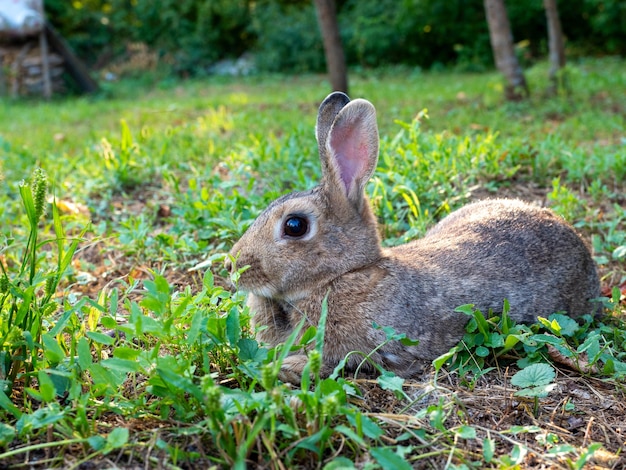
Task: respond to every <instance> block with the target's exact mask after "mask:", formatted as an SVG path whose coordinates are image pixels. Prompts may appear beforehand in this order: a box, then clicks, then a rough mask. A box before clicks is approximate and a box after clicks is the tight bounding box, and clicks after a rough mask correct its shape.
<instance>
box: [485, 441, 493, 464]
mask: <svg viewBox="0 0 626 470" xmlns="http://www.w3.org/2000/svg"><path fill="white" fill-rule="evenodd" d="M495 452H496V441H494V440H493V439H492V438H490V437H485V438H484V439H483V458H484V459H485V462H487V463H490V462H491V461H492V460H493V456H494V454H495Z"/></svg>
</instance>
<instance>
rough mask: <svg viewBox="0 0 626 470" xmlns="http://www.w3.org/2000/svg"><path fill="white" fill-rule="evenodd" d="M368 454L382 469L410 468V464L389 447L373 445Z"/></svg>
mask: <svg viewBox="0 0 626 470" xmlns="http://www.w3.org/2000/svg"><path fill="white" fill-rule="evenodd" d="M370 454H372V457H374V459H376V462H378V464H379V465H380V466H381V467H382V468H383V469H384V470H411V468H412V467H411V465H410V464H409V463H408V462H407V461H406V460H404V459H403V458H402V457H400V456H399V455H398V454H396V453H395V452H394V451H393V450H392V449H391V448H389V447H374V448H372V449H370Z"/></svg>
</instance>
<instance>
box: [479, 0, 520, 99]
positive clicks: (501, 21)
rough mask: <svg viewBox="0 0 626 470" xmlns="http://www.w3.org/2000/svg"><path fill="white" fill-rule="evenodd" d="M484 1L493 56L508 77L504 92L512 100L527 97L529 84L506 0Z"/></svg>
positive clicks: (505, 76) (499, 68)
mask: <svg viewBox="0 0 626 470" xmlns="http://www.w3.org/2000/svg"><path fill="white" fill-rule="evenodd" d="M484 3H485V13H486V16H487V25H488V26H489V39H490V40H491V48H492V50H493V57H494V60H495V62H496V67H497V68H498V70H499V71H500V72H502V74H503V75H504V78H505V79H506V86H505V90H504V94H505V96H506V98H507V99H508V100H512V101H517V100H520V99H523V98H526V97H528V95H529V92H528V85H527V84H526V79H525V78H524V72H522V68H521V67H520V65H519V62H518V60H517V56H516V55H515V48H514V46H513V34H512V33H511V25H510V23H509V18H508V16H507V14H506V7H505V5H504V0H484Z"/></svg>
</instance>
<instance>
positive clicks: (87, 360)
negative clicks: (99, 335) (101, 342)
mask: <svg viewBox="0 0 626 470" xmlns="http://www.w3.org/2000/svg"><path fill="white" fill-rule="evenodd" d="M76 353H77V354H78V365H79V366H80V368H81V369H82V370H87V369H89V366H91V364H92V363H93V358H92V357H91V349H90V348H89V342H88V341H87V340H86V339H85V338H80V339H79V340H78V343H77V344H76Z"/></svg>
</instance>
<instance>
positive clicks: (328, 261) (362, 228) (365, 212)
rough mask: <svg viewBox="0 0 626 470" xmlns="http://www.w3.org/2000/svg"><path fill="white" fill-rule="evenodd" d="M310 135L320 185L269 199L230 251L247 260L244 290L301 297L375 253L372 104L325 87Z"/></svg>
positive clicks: (374, 256)
mask: <svg viewBox="0 0 626 470" xmlns="http://www.w3.org/2000/svg"><path fill="white" fill-rule="evenodd" d="M316 137H317V141H318V146H319V154H320V161H321V165H322V181H321V182H320V184H319V185H318V186H316V187H314V188H313V189H311V190H309V191H304V192H294V193H291V194H287V195H285V196H283V197H281V198H279V199H277V200H275V201H274V202H272V203H271V204H270V205H269V207H268V208H267V209H266V210H265V211H264V212H263V213H262V214H261V215H260V216H259V217H258V218H257V219H256V221H255V222H254V223H253V224H252V225H251V226H250V228H249V229H248V230H247V231H246V233H244V235H243V236H242V237H241V239H240V240H239V241H238V242H237V243H236V244H235V245H234V246H233V248H232V250H231V256H233V257H238V260H237V265H238V266H247V265H249V266H250V268H249V269H248V270H246V271H244V272H243V273H242V275H241V278H240V281H239V285H240V287H241V288H242V289H244V290H247V291H249V292H252V293H254V294H256V295H259V296H262V297H267V298H282V299H285V300H291V301H295V300H300V299H302V298H305V297H307V296H308V295H309V294H310V293H311V292H313V291H314V290H316V289H318V288H320V287H321V286H323V285H324V284H326V283H328V282H330V281H331V280H332V279H334V278H337V277H339V276H341V275H342V274H344V273H346V272H348V271H351V270H355V269H358V268H360V267H362V266H366V265H368V264H370V263H373V262H374V261H376V260H377V259H379V257H380V251H381V250H380V240H379V236H378V230H377V225H376V220H375V217H374V215H373V213H372V210H371V208H370V205H369V202H368V200H367V198H366V197H365V195H364V187H365V184H366V183H367V181H368V180H369V178H370V177H371V175H372V173H373V172H374V170H375V168H376V162H377V160H378V128H377V125H376V110H375V109H374V106H372V104H371V103H369V102H368V101H365V100H360V99H357V100H354V101H350V100H349V98H348V97H347V96H346V95H344V94H343V93H332V94H331V95H329V96H328V97H327V98H326V99H325V100H324V102H323V103H322V104H321V105H320V109H319V114H318V118H317V127H316ZM228 264H230V263H229V262H227V265H228Z"/></svg>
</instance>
